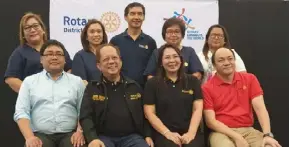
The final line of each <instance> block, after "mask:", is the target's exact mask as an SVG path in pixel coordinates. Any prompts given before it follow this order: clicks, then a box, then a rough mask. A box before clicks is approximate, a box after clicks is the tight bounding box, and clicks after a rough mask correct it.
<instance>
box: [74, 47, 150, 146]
mask: <svg viewBox="0 0 289 147" xmlns="http://www.w3.org/2000/svg"><path fill="white" fill-rule="evenodd" d="M96 60H97V67H98V68H99V70H100V71H101V72H102V77H101V81H92V82H90V83H89V84H88V85H87V88H86V90H85V93H84V97H83V100H82V104H81V109H80V116H79V122H80V124H81V126H82V127H83V132H84V136H85V138H86V141H87V143H88V144H89V145H88V146H89V147H104V146H105V147H148V146H153V142H152V140H151V138H150V137H149V136H150V134H149V131H150V127H149V124H148V122H147V120H146V119H145V117H144V112H143V103H142V89H141V87H140V86H139V85H138V84H137V83H136V82H135V81H133V80H131V79H129V78H127V77H125V76H122V75H121V74H120V70H121V67H122V61H121V58H120V51H119V49H118V48H116V47H114V46H112V45H107V44H105V45H102V46H100V47H99V49H98V50H97V52H96ZM144 138H145V139H144Z"/></svg>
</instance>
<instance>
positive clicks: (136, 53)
mask: <svg viewBox="0 0 289 147" xmlns="http://www.w3.org/2000/svg"><path fill="white" fill-rule="evenodd" d="M124 17H125V20H126V21H127V23H128V28H127V29H126V30H125V31H124V32H123V33H121V34H119V35H116V36H114V37H113V38H112V39H111V40H110V43H112V44H113V45H115V46H118V47H119V49H120V53H121V57H122V61H123V66H122V74H123V75H124V76H127V77H130V78H131V79H133V80H135V81H136V82H138V83H139V84H140V85H141V86H142V87H143V86H144V84H145V81H146V77H144V76H143V73H144V70H145V68H146V66H147V63H148V61H149V58H150V56H151V55H152V52H153V51H154V50H155V49H156V48H157V46H156V42H155V40H154V39H153V38H152V37H150V36H149V35H147V34H145V33H143V32H142V29H141V26H142V23H143V21H144V18H145V7H144V6H143V5H142V4H140V3H137V2H133V3H130V4H129V5H127V6H126V8H125V10H124Z"/></svg>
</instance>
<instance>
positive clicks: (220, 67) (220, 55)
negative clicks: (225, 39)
mask: <svg viewBox="0 0 289 147" xmlns="http://www.w3.org/2000/svg"><path fill="white" fill-rule="evenodd" d="M213 60H215V64H214V67H215V69H216V71H217V73H218V74H220V75H222V76H228V75H231V74H233V73H234V71H235V68H236V65H235V57H234V54H233V52H232V51H231V50H230V49H227V48H220V49H218V50H217V51H216V53H215V57H214V59H213Z"/></svg>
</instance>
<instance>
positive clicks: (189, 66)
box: [144, 18, 204, 79]
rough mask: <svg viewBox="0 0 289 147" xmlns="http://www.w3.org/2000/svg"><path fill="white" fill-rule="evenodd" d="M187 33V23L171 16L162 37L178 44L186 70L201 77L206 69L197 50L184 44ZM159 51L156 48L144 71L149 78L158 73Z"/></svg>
mask: <svg viewBox="0 0 289 147" xmlns="http://www.w3.org/2000/svg"><path fill="white" fill-rule="evenodd" d="M185 33H186V25H185V23H184V22H183V21H182V20H181V19H179V18H170V19H168V20H166V21H165V23H164V25H163V28H162V37H163V39H164V40H165V42H166V43H167V44H171V45H174V46H176V47H177V48H178V49H179V50H180V52H181V55H182V56H183V59H184V64H183V66H184V72H185V73H186V74H190V75H192V76H195V77H197V78H198V79H201V78H202V75H203V73H204V70H203V67H202V63H201V62H200V60H199V58H198V56H197V54H196V52H195V50H194V49H193V48H192V47H189V46H182V40H183V39H184V37H185ZM158 51H159V50H154V52H153V54H152V55H151V57H150V60H149V62H148V65H147V67H146V70H145V71H144V75H145V76H147V78H148V79H149V78H151V77H153V76H155V75H156V71H157V65H158V63H157V59H158V54H159V53H158Z"/></svg>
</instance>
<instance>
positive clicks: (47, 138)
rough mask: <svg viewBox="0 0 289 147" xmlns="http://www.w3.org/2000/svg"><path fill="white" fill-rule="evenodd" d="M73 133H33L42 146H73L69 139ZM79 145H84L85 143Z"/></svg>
mask: <svg viewBox="0 0 289 147" xmlns="http://www.w3.org/2000/svg"><path fill="white" fill-rule="evenodd" d="M73 133H74V132H71V133H56V134H43V133H34V135H35V136H36V137H38V138H39V139H40V140H41V141H42V147H73V144H72V143H71V140H70V139H71V136H72V134H73ZM81 147H86V145H83V146H81Z"/></svg>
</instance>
